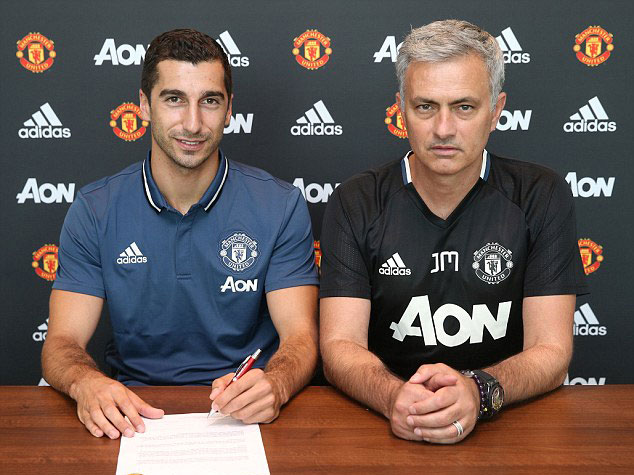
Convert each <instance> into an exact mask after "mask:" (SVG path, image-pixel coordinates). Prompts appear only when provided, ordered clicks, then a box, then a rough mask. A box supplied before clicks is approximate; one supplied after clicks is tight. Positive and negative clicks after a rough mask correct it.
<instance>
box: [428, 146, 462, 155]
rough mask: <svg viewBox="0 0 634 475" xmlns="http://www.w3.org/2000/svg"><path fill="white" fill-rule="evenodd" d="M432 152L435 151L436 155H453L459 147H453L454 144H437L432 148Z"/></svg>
mask: <svg viewBox="0 0 634 475" xmlns="http://www.w3.org/2000/svg"><path fill="white" fill-rule="evenodd" d="M431 150H432V152H434V153H435V154H436V155H453V154H455V153H456V152H457V151H458V150H459V149H458V148H456V147H452V146H447V145H437V146H435V147H432V148H431Z"/></svg>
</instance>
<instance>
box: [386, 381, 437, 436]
mask: <svg viewBox="0 0 634 475" xmlns="http://www.w3.org/2000/svg"><path fill="white" fill-rule="evenodd" d="M433 395H434V393H433V392H432V391H430V390H428V389H426V388H425V387H424V386H423V385H422V384H412V383H409V382H406V383H403V385H402V386H401V387H400V388H399V389H398V391H397V392H396V393H395V394H394V395H393V396H392V403H391V412H390V414H389V415H388V419H389V420H390V425H391V427H392V432H393V433H394V435H395V436H397V437H400V438H401V439H406V440H419V441H420V440H423V438H422V437H421V436H419V435H416V434H415V433H414V429H415V427H412V426H411V425H410V424H409V423H408V422H407V418H408V416H409V415H410V407H411V406H412V404H414V403H415V402H419V401H423V400H425V399H427V398H428V397H430V396H433Z"/></svg>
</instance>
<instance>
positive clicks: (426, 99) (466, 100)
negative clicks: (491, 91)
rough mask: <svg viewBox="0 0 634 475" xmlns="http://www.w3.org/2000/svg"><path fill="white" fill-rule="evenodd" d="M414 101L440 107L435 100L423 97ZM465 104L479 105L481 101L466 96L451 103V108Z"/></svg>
mask: <svg viewBox="0 0 634 475" xmlns="http://www.w3.org/2000/svg"><path fill="white" fill-rule="evenodd" d="M412 100H413V102H424V103H425V104H435V105H438V102H437V101H435V100H433V99H428V98H426V97H421V96H417V97H414V98H413V99H412ZM465 102H471V103H474V104H478V103H479V102H480V101H478V100H477V99H476V98H474V97H469V96H465V97H461V98H460V99H456V100H455V101H451V102H450V103H449V105H450V106H455V105H456V104H463V103H465Z"/></svg>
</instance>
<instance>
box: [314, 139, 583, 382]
mask: <svg viewBox="0 0 634 475" xmlns="http://www.w3.org/2000/svg"><path fill="white" fill-rule="evenodd" d="M410 154H411V152H409V153H408V154H407V155H406V156H405V157H404V158H402V159H401V160H398V161H394V162H391V163H389V164H387V165H385V166H383V167H381V168H379V169H376V170H370V171H368V172H365V173H362V174H360V175H357V176H355V177H353V178H351V179H350V180H348V181H347V182H346V183H344V184H343V185H341V186H340V187H338V188H337V189H336V190H335V192H334V193H333V195H332V196H331V198H330V200H329V203H328V208H327V211H326V214H325V217H324V224H323V228H322V237H321V250H322V278H321V288H320V297H322V298H323V297H360V298H365V299H370V300H371V302H372V310H371V317H370V324H369V329H368V345H369V349H370V351H372V352H373V353H375V354H376V355H378V356H379V358H381V360H382V361H383V362H384V363H385V364H386V365H387V366H388V368H390V369H391V370H392V371H394V372H395V373H396V374H398V375H400V376H401V377H403V378H409V377H410V376H411V375H412V374H413V373H414V372H415V371H416V369H418V367H419V366H420V365H421V364H426V363H438V362H442V363H445V364H447V365H449V366H451V367H453V368H455V369H467V368H482V367H486V366H488V365H491V364H494V363H495V362H497V361H500V360H502V359H505V358H508V357H509V356H511V355H514V354H516V353H519V352H520V351H522V347H523V326H522V300H523V298H524V297H531V296H543V295H560V294H578V295H579V294H582V293H586V291H587V290H586V284H585V282H584V280H583V269H582V265H581V259H580V257H579V249H578V247H577V239H576V229H575V212H574V204H573V200H572V196H571V193H570V188H569V187H568V186H567V184H566V182H565V181H564V180H563V179H562V178H561V177H559V176H558V175H557V174H555V173H554V172H553V171H552V170H550V169H548V168H545V167H543V166H539V165H535V164H531V163H527V162H522V161H518V160H511V159H506V158H501V157H496V156H494V155H491V154H489V153H488V152H486V151H484V153H483V160H482V169H481V174H480V179H479V180H478V182H477V183H476V184H475V185H474V186H473V188H472V189H471V190H470V191H469V193H468V194H467V196H465V198H464V199H463V200H462V202H461V203H460V204H459V205H458V207H457V208H456V209H455V210H454V211H453V213H452V214H451V215H450V216H449V217H448V218H447V219H446V220H443V219H441V218H439V217H438V216H436V215H434V214H433V213H432V212H431V211H430V210H429V209H428V208H427V206H426V205H425V203H424V202H423V200H422V199H421V197H420V195H419V194H418V193H417V191H416V189H415V188H414V185H413V184H412V183H411V176H410V173H409V155H410Z"/></svg>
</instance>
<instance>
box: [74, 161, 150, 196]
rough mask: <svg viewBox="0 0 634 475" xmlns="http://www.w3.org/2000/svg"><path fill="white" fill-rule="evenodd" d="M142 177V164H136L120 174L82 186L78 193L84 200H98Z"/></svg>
mask: <svg viewBox="0 0 634 475" xmlns="http://www.w3.org/2000/svg"><path fill="white" fill-rule="evenodd" d="M142 175H143V162H137V163H134V164H132V165H130V166H129V167H126V168H124V169H123V170H121V171H120V172H118V173H116V174H114V175H110V176H107V177H104V178H101V179H99V180H97V181H94V182H92V183H89V184H88V185H86V186H83V187H82V188H81V189H80V190H79V193H80V194H81V195H82V196H83V197H85V198H92V199H99V198H101V197H104V196H107V195H109V194H110V193H112V191H113V190H116V189H119V188H123V187H126V186H128V185H129V184H130V183H131V182H133V181H137V180H139V179H140V178H141V177H142Z"/></svg>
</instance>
